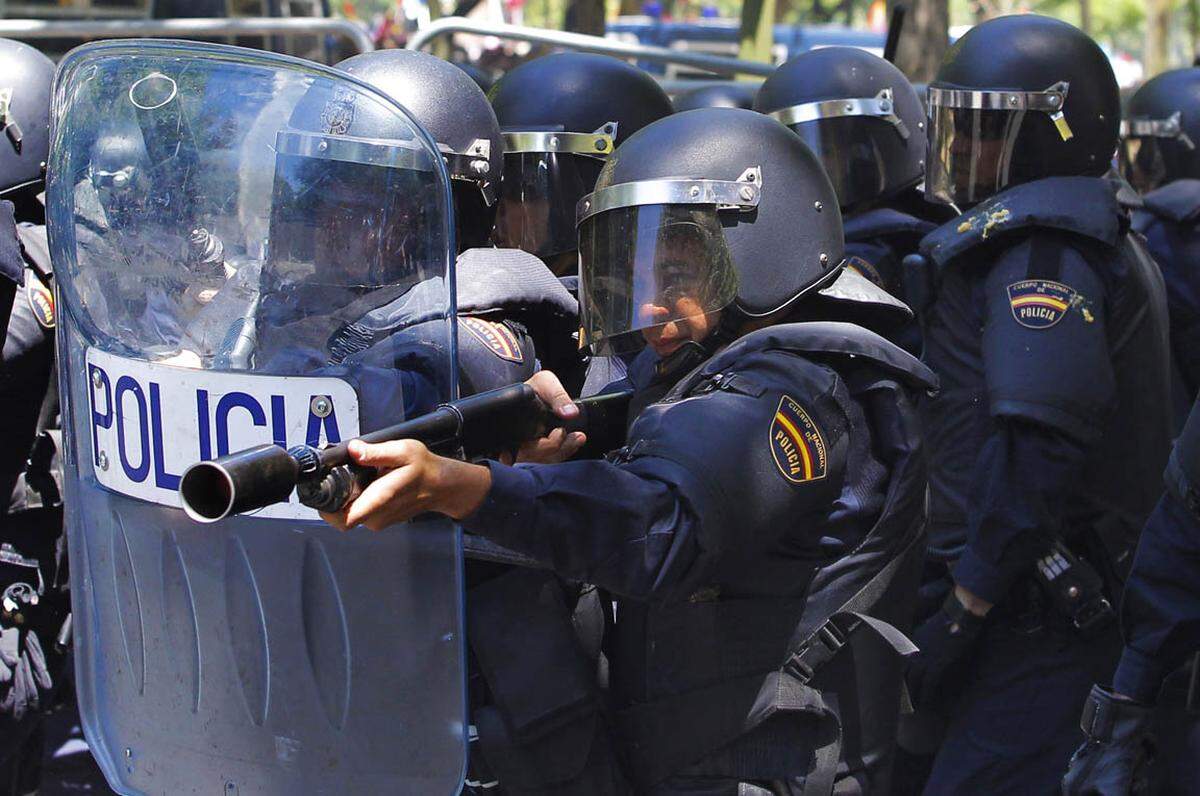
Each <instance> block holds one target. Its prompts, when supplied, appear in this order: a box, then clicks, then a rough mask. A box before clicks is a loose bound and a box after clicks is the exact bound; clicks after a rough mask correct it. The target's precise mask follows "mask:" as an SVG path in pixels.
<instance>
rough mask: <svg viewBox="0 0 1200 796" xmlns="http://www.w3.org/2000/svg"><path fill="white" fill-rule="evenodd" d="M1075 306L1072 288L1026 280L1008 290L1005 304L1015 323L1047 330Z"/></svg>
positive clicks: (1041, 281)
mask: <svg viewBox="0 0 1200 796" xmlns="http://www.w3.org/2000/svg"><path fill="white" fill-rule="evenodd" d="M1076 303H1078V301H1077V294H1076V292H1075V288H1073V287H1070V286H1068V285H1064V284H1063V283H1062V282H1052V281H1051V280H1049V279H1026V280H1024V281H1021V282H1013V283H1012V284H1011V285H1009V286H1008V304H1009V306H1010V307H1011V308H1012V314H1013V318H1014V319H1015V320H1016V322H1017V323H1019V324H1021V325H1022V326H1024V327H1026V328H1029V329H1049V328H1050V327H1051V326H1054V325H1055V324H1056V323H1058V322H1059V321H1061V320H1062V319H1063V316H1064V315H1066V314H1067V310H1068V309H1070V308H1071V306H1072V305H1074V304H1076Z"/></svg>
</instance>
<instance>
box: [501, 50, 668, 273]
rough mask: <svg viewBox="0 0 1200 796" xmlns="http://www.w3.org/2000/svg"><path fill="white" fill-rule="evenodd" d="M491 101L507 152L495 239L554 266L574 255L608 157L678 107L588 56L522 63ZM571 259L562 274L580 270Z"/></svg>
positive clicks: (638, 74)
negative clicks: (586, 198)
mask: <svg viewBox="0 0 1200 796" xmlns="http://www.w3.org/2000/svg"><path fill="white" fill-rule="evenodd" d="M490 97H491V100H492V107H493V108H495V110H496V117H497V118H498V119H499V120H500V126H501V128H502V129H503V130H504V140H505V150H506V154H505V160H504V180H503V183H502V186H501V191H500V205H499V209H498V212H497V217H496V235H495V240H496V242H497V243H498V244H500V245H501V246H509V247H512V248H515V249H523V250H524V251H527V252H530V253H531V254H535V255H537V256H538V257H540V258H542V259H543V260H546V261H548V262H551V264H552V266H553V265H555V263H553V262H552V261H553V260H556V259H560V258H559V257H558V256H559V255H563V254H564V253H568V252H573V251H575V247H576V241H575V210H574V208H575V203H576V202H577V201H578V200H579V199H580V198H581V197H582V196H583V195H584V194H586V193H588V192H589V191H591V190H592V187H593V186H594V185H595V182H596V176H597V175H598V174H599V173H600V168H601V167H602V166H603V165H604V160H605V158H606V157H607V156H608V154H609V153H610V152H611V151H612V150H613V148H614V147H615V146H617V145H619V144H620V143H621V142H622V141H624V140H625V139H626V138H628V137H629V136H631V135H633V134H634V133H636V132H637V131H638V130H640V129H642V128H643V127H645V126H646V125H647V124H650V123H651V122H653V121H655V120H657V119H661V118H662V117H664V116H668V115H669V114H670V113H671V112H672V110H673V109H672V107H671V100H670V98H669V97H667V94H666V92H664V91H663V90H662V88H661V87H659V85H658V83H656V82H655V81H654V79H653V78H652V77H650V75H648V74H646V73H645V72H643V71H642V70H640V69H638V68H637V67H634V66H631V65H629V64H627V63H625V62H624V61H620V60H618V59H616V58H610V57H609V56H606V55H592V54H589V53H555V54H552V55H546V56H543V57H541V58H536V59H534V60H532V61H528V62H526V63H524V64H521V65H520V66H518V67H517V68H516V69H513V70H512V71H511V72H509V73H508V74H506V75H505V76H504V77H503V78H501V80H500V81H499V82H498V83H496V85H495V86H493V87H492V90H491V92H490ZM566 259H570V263H569V264H567V263H557V265H558V266H559V267H558V268H556V270H559V271H563V272H564V273H565V272H566V271H568V270H573V269H574V265H575V263H574V260H573V259H571V258H566Z"/></svg>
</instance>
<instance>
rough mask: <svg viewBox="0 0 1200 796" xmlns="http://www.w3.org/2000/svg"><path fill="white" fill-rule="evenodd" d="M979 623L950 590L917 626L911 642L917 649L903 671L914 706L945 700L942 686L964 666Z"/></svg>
mask: <svg viewBox="0 0 1200 796" xmlns="http://www.w3.org/2000/svg"><path fill="white" fill-rule="evenodd" d="M983 622H984V619H983V617H981V616H976V615H975V614H973V613H971V612H970V611H968V610H967V609H966V607H965V606H963V604H962V603H961V602H959V600H958V597H957V596H956V595H955V594H954V591H953V590H951V592H950V594H949V595H948V596H947V597H946V602H945V603H943V604H942V607H941V610H939V611H938V612H937V613H935V614H934V615H933V616H931V617H929V618H928V619H926V620H925V622H924V623H922V624H921V626H920V627H918V628H917V631H916V633H914V634H913V642H914V643H915V644H916V645H917V647H918V648H919V650H920V651H919V652H918V653H917V654H916V655H914V656H912V657H911V658H909V661H908V669H907V672H906V673H905V680H906V681H907V682H908V692H909V695H910V696H911V697H912V701H913V705H914V706H916V707H917V708H924V709H930V708H937V707H939V706H941V705H943V704H944V703H945V702H946V696H947V692H948V690H949V689H947V688H946V687H945V686H946V685H947V684H948V683H949V682H950V681H951V680H952V679H953V676H954V675H956V674H958V673H959V671H960V670H961V669H963V668H964V667H965V666H966V663H967V658H968V656H969V654H970V652H971V649H972V648H973V647H974V646H975V640H976V639H977V638H978V637H979V632H980V631H981V630H982V629H983Z"/></svg>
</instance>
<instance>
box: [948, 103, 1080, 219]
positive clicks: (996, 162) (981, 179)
mask: <svg viewBox="0 0 1200 796" xmlns="http://www.w3.org/2000/svg"><path fill="white" fill-rule="evenodd" d="M1067 89H1068V84H1067V83H1065V82H1062V83H1056V84H1054V85H1053V86H1051V87H1050V88H1048V89H1046V90H1045V91H990V90H989V91H983V90H974V89H966V88H945V87H937V86H930V88H929V101H928V107H929V152H928V155H927V157H926V163H925V196H926V198H927V199H929V200H931V201H935V202H941V203H943V204H956V205H960V206H965V205H972V204H975V203H977V202H980V201H982V200H984V199H986V198H988V197H989V196H992V195H994V194H996V193H998V192H1000V191H1002V190H1004V189H1005V188H1007V187H1008V186H1010V185H1015V184H1017V183H1019V182H1022V181H1024V180H1025V179H1027V177H1028V176H1036V175H1023V174H1020V173H1018V172H1017V170H1016V169H1015V168H1014V163H1013V156H1014V153H1015V151H1016V145H1017V140H1018V138H1019V137H1020V135H1021V131H1022V128H1023V126H1024V125H1025V124H1028V123H1029V120H1030V119H1031V118H1035V117H1036V116H1038V115H1046V116H1048V117H1049V118H1050V120H1051V121H1052V122H1054V125H1055V127H1056V128H1057V130H1058V133H1059V135H1060V136H1062V140H1063V141H1069V140H1070V139H1071V138H1072V137H1073V133H1072V132H1071V128H1070V126H1069V125H1068V124H1067V119H1066V117H1065V116H1064V115H1063V107H1064V105H1065V104H1066V100H1067Z"/></svg>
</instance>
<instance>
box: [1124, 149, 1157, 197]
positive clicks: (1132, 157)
mask: <svg viewBox="0 0 1200 796" xmlns="http://www.w3.org/2000/svg"><path fill="white" fill-rule="evenodd" d="M1164 143H1165V140H1164V139H1160V138H1141V137H1133V136H1131V137H1129V138H1126V139H1124V140H1122V141H1121V148H1120V161H1121V174H1122V175H1124V177H1125V179H1126V180H1128V181H1129V184H1130V185H1132V186H1133V187H1134V190H1136V191H1137V192H1138V193H1148V192H1150V191H1153V190H1154V189H1155V188H1158V187H1159V186H1161V185H1162V184H1163V183H1165V182H1166V181H1167V179H1168V177H1167V171H1168V170H1167V153H1166V151H1165V147H1164V146H1163V144H1164Z"/></svg>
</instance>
